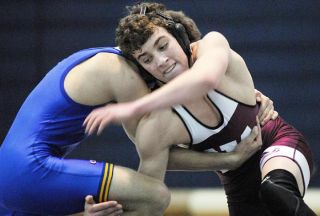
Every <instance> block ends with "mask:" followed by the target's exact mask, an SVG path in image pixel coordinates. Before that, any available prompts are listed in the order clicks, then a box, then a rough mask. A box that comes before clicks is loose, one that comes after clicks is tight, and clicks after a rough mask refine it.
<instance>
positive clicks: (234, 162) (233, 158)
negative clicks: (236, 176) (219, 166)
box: [230, 151, 244, 170]
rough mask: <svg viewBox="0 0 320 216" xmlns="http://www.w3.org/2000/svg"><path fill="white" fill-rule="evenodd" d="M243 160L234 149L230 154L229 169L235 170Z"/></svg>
mask: <svg viewBox="0 0 320 216" xmlns="http://www.w3.org/2000/svg"><path fill="white" fill-rule="evenodd" d="M243 162H244V160H243V156H242V155H241V153H240V152H237V151H234V152H232V153H231V155H230V169H231V170H235V169H237V168H239V167H240V166H241V165H242V163H243Z"/></svg>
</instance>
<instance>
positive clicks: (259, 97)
mask: <svg viewBox="0 0 320 216" xmlns="http://www.w3.org/2000/svg"><path fill="white" fill-rule="evenodd" d="M254 92H255V94H256V100H257V102H261V92H259V91H258V90H257V89H255V90H254Z"/></svg>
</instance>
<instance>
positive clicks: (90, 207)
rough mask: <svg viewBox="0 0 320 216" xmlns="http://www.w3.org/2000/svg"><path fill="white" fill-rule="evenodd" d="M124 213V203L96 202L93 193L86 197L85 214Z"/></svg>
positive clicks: (108, 215)
mask: <svg viewBox="0 0 320 216" xmlns="http://www.w3.org/2000/svg"><path fill="white" fill-rule="evenodd" d="M122 213H123V209H122V205H121V204H119V203H118V202H116V201H107V202H102V203H98V204H96V203H95V201H94V200H93V197H92V196H91V195H88V196H86V198H85V213H84V216H103V215H104V216H119V215H121V214H122Z"/></svg>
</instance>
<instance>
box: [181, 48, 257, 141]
mask: <svg viewBox="0 0 320 216" xmlns="http://www.w3.org/2000/svg"><path fill="white" fill-rule="evenodd" d="M191 47H192V49H193V51H194V52H193V53H195V52H196V49H197V44H196V43H193V44H192V45H191ZM230 55H231V57H230V60H229V66H228V69H227V71H226V73H225V75H224V77H223V78H222V80H221V82H220V85H219V87H218V88H217V91H218V92H221V93H222V94H223V95H225V96H227V97H229V98H230V99H231V100H234V101H237V102H239V103H240V104H242V105H244V106H248V107H254V106H255V105H256V99H255V94H254V85H253V81H252V77H251V75H250V73H249V70H248V68H247V66H246V64H245V62H244V60H243V59H242V57H241V56H240V55H238V54H237V53H236V52H234V51H233V50H231V53H230ZM195 60H196V59H195ZM213 102H214V101H213ZM183 107H185V109H186V110H188V111H189V112H190V114H191V115H192V117H193V118H195V119H197V121H199V122H200V123H201V124H203V125H205V126H207V127H216V126H217V125H219V123H221V121H223V116H222V115H221V113H220V112H219V110H218V109H217V107H216V106H215V105H214V104H213V103H211V102H210V100H209V99H208V97H203V98H200V99H197V100H194V101H191V102H190V103H188V104H183ZM250 121H251V120H250ZM253 121H254V123H255V119H253ZM184 124H186V123H185V122H184V123H182V124H180V127H177V132H178V133H179V134H180V135H181V139H180V140H179V141H180V142H183V143H190V142H192V140H193V139H192V135H190V134H188V132H185V131H184V130H185V128H186V127H185V126H184ZM189 133H190V132H189ZM190 136H191V137H190Z"/></svg>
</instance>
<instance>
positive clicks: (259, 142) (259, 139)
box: [256, 116, 262, 148]
mask: <svg viewBox="0 0 320 216" xmlns="http://www.w3.org/2000/svg"><path fill="white" fill-rule="evenodd" d="M256 121H257V126H256V127H257V133H258V134H257V137H256V141H257V145H259V146H260V148H261V146H262V135H261V126H260V121H259V118H258V116H257V117H256Z"/></svg>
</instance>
